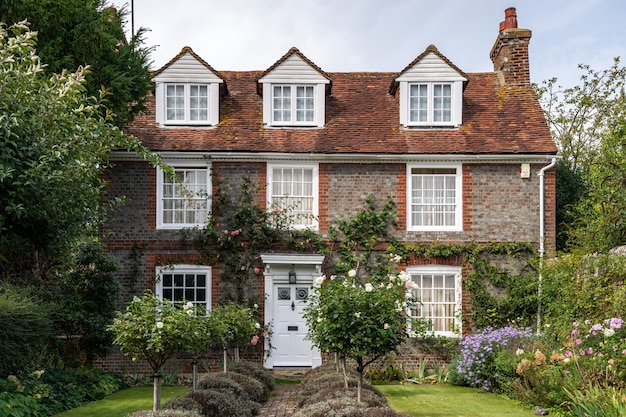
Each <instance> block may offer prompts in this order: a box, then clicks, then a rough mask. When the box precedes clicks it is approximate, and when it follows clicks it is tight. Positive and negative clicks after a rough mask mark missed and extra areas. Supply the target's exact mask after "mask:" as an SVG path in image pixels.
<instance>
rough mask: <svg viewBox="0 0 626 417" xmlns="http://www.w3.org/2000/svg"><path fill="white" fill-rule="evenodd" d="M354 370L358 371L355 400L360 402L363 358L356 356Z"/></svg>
mask: <svg viewBox="0 0 626 417" xmlns="http://www.w3.org/2000/svg"><path fill="white" fill-rule="evenodd" d="M356 371H357V372H358V373H359V378H358V383H357V391H356V402H357V403H361V392H362V391H363V371H364V366H363V358H362V357H359V358H356Z"/></svg>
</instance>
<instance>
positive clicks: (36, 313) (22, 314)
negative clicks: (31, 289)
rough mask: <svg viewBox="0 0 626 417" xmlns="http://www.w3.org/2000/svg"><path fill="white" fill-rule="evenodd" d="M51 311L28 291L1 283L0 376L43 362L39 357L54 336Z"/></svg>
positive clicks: (36, 365)
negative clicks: (0, 347)
mask: <svg viewBox="0 0 626 417" xmlns="http://www.w3.org/2000/svg"><path fill="white" fill-rule="evenodd" d="M50 314H51V312H50V308H49V307H48V306H47V305H46V304H44V303H42V302H41V301H40V300H37V299H35V298H34V297H31V296H30V295H28V294H27V293H26V292H25V290H18V289H15V288H13V287H10V286H6V285H2V286H0V323H2V327H0V346H2V349H0V377H4V378H6V377H7V376H9V375H10V374H18V373H19V372H21V371H22V370H24V369H26V368H29V367H31V368H32V367H38V366H39V365H41V364H40V363H38V360H39V359H41V357H42V352H45V351H46V343H47V341H48V339H49V337H50V336H51V319H50ZM39 362H41V361H39Z"/></svg>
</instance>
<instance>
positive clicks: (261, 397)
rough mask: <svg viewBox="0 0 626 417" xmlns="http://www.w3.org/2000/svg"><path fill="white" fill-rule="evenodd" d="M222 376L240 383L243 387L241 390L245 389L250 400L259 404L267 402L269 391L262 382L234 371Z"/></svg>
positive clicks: (244, 391) (245, 393)
mask: <svg viewBox="0 0 626 417" xmlns="http://www.w3.org/2000/svg"><path fill="white" fill-rule="evenodd" d="M222 375H223V376H224V377H226V378H228V379H232V380H233V381H235V382H236V383H238V384H239V385H240V386H241V389H243V393H244V395H245V396H246V398H249V399H250V400H252V401H254V402H257V403H259V404H262V403H264V402H266V401H267V398H268V397H269V391H268V390H267V388H266V387H265V385H263V383H262V382H260V381H257V380H256V379H254V378H253V377H251V376H248V375H244V374H240V373H237V372H232V371H228V372H224V373H223V374H222Z"/></svg>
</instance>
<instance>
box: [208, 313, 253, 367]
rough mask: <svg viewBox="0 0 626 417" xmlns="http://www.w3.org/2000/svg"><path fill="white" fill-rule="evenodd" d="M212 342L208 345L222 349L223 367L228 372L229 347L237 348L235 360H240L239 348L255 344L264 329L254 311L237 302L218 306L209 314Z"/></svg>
mask: <svg viewBox="0 0 626 417" xmlns="http://www.w3.org/2000/svg"><path fill="white" fill-rule="evenodd" d="M208 321H209V329H210V333H211V342H210V344H209V345H208V346H210V347H212V348H216V349H222V352H223V353H224V363H223V369H224V372H226V364H227V352H228V349H230V348H234V349H235V360H236V361H239V349H240V348H242V347H245V346H255V345H257V344H258V343H259V341H260V340H261V339H260V337H259V334H261V335H263V333H264V330H263V328H262V326H261V324H260V323H258V322H257V320H256V319H255V318H254V312H253V311H252V310H250V309H248V308H246V307H243V306H239V305H236V304H223V305H218V306H216V307H215V308H214V309H213V310H212V311H211V313H210V315H209V320H208Z"/></svg>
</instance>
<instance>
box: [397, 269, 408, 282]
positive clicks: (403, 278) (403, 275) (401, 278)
mask: <svg viewBox="0 0 626 417" xmlns="http://www.w3.org/2000/svg"><path fill="white" fill-rule="evenodd" d="M399 276H400V280H401V281H402V282H407V281H408V280H409V276H408V275H407V274H406V272H404V271H400V275H399Z"/></svg>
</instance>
